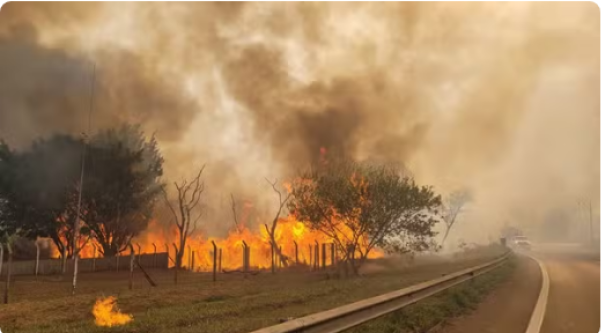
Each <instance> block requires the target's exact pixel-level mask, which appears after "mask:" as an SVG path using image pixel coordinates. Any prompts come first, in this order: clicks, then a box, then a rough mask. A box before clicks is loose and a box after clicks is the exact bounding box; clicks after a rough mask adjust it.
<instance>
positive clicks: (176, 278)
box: [172, 243, 180, 284]
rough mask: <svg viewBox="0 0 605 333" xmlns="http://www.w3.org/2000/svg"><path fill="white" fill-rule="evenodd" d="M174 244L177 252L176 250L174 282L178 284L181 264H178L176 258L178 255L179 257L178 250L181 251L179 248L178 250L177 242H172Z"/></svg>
mask: <svg viewBox="0 0 605 333" xmlns="http://www.w3.org/2000/svg"><path fill="white" fill-rule="evenodd" d="M172 246H174V251H175V252H174V284H177V283H178V280H179V276H178V275H179V274H178V273H179V268H180V267H179V266H177V260H176V257H178V252H179V250H178V248H177V247H176V243H172Z"/></svg>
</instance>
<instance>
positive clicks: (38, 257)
mask: <svg viewBox="0 0 605 333" xmlns="http://www.w3.org/2000/svg"><path fill="white" fill-rule="evenodd" d="M35 244H36V271H35V274H36V280H38V268H39V267H40V244H39V243H38V240H37V239H36V243H35Z"/></svg>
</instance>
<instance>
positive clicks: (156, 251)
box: [151, 243, 158, 268]
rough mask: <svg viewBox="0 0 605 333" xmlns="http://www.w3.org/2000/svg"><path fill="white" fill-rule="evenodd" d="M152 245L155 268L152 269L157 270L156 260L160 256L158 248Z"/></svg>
mask: <svg viewBox="0 0 605 333" xmlns="http://www.w3.org/2000/svg"><path fill="white" fill-rule="evenodd" d="M151 245H153V266H152V267H153V268H155V267H156V263H157V261H156V258H157V256H158V248H157V247H156V246H155V243H151Z"/></svg>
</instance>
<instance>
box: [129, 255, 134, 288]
mask: <svg viewBox="0 0 605 333" xmlns="http://www.w3.org/2000/svg"><path fill="white" fill-rule="evenodd" d="M128 247H130V280H129V281H128V289H130V290H132V287H133V285H134V247H132V244H128Z"/></svg>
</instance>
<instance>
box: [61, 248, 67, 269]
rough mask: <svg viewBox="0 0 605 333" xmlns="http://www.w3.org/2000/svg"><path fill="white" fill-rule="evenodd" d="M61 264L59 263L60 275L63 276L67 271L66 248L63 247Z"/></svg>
mask: <svg viewBox="0 0 605 333" xmlns="http://www.w3.org/2000/svg"><path fill="white" fill-rule="evenodd" d="M61 259H63V262H62V263H61V273H63V274H65V270H66V269H67V246H65V247H63V258H61Z"/></svg>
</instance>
